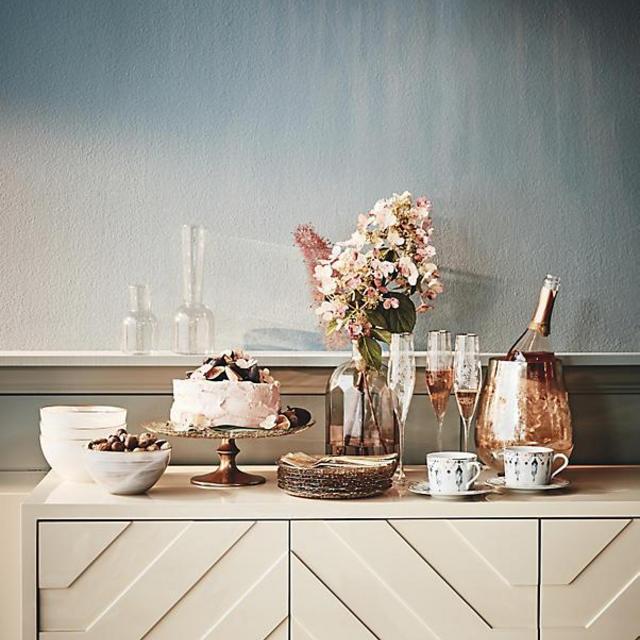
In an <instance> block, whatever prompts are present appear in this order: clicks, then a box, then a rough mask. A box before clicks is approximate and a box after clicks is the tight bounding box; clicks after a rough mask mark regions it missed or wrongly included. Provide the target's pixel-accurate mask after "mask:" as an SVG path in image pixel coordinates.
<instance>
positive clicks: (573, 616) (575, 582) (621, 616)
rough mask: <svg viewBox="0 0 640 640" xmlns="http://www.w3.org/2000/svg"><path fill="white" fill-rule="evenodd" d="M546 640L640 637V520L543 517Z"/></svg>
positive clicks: (632, 639) (542, 614)
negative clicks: (549, 518) (552, 518)
mask: <svg viewBox="0 0 640 640" xmlns="http://www.w3.org/2000/svg"><path fill="white" fill-rule="evenodd" d="M541 581H542V585H541V588H540V597H541V607H540V624H541V627H542V638H543V640H576V639H578V638H580V639H581V640H612V639H614V638H615V639H616V640H617V639H618V638H619V639H620V640H623V639H625V638H629V639H630V640H635V638H638V637H640V521H639V520H633V519H628V520H625V519H594V520H587V519H581V520H543V521H542V566H541Z"/></svg>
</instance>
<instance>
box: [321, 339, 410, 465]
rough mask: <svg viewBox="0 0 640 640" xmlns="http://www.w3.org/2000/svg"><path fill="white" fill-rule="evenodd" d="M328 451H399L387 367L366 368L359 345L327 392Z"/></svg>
mask: <svg viewBox="0 0 640 640" xmlns="http://www.w3.org/2000/svg"><path fill="white" fill-rule="evenodd" d="M325 397H326V419H327V427H326V452H327V453H328V454H330V455H334V456H340V455H383V454H389V453H394V452H396V453H397V452H398V442H399V437H398V436H399V430H398V423H397V420H396V415H395V411H394V402H393V394H392V392H391V390H390V389H389V387H388V386H387V367H385V366H384V365H383V366H382V368H381V369H380V371H376V370H375V369H371V368H369V367H367V366H366V364H365V362H364V360H363V359H362V356H361V355H360V352H359V351H358V347H357V343H356V342H354V343H353V357H352V359H351V360H350V361H349V362H345V363H344V364H341V365H340V366H339V367H337V368H336V369H335V371H334V372H333V374H332V375H331V377H330V378H329V383H328V385H327V392H326V396H325Z"/></svg>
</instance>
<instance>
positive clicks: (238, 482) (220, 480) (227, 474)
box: [143, 420, 314, 488]
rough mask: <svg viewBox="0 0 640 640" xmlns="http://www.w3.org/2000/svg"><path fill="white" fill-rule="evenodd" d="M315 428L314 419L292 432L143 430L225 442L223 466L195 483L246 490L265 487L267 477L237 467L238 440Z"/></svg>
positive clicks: (166, 426) (164, 425)
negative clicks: (262, 485)
mask: <svg viewBox="0 0 640 640" xmlns="http://www.w3.org/2000/svg"><path fill="white" fill-rule="evenodd" d="M313 425H314V422H313V420H311V421H309V422H308V423H307V424H304V425H300V426H299V427H290V428H289V429H269V430H268V429H243V428H239V427H227V428H225V427H219V428H215V429H206V430H204V431H196V430H191V431H176V430H175V429H174V427H173V423H171V422H151V423H149V424H145V425H143V428H144V429H146V430H147V431H151V433H156V434H158V435H162V436H168V437H171V438H199V439H205V440H221V441H222V442H220V446H219V447H218V449H217V451H218V455H219V456H220V465H219V466H218V468H217V469H216V470H215V471H212V472H211V473H206V474H204V475H202V476H194V477H193V478H191V484H194V485H196V486H198V487H205V488H207V487H208V488H213V487H246V486H249V485H255V484H262V483H263V482H265V480H266V479H265V478H263V477H262V476H258V475H255V474H252V473H245V472H244V471H241V470H240V469H238V467H237V466H236V456H237V455H238V453H239V451H240V449H238V447H237V445H236V440H242V439H249V438H278V437H280V436H289V435H293V434H295V433H300V432H301V431H306V430H307V429H308V428H309V427H312V426H313Z"/></svg>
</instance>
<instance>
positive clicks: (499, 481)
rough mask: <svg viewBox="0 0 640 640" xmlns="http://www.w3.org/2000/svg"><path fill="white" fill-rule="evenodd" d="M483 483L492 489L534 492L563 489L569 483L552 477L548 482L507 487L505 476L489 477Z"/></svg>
mask: <svg viewBox="0 0 640 640" xmlns="http://www.w3.org/2000/svg"><path fill="white" fill-rule="evenodd" d="M485 484H487V485H489V486H490V487H493V488H494V489H506V490H507V491H521V492H523V493H535V492H537V491H554V490H556V489H564V488H565V487H568V486H569V484H571V483H570V482H569V481H568V480H565V479H564V478H554V479H553V480H552V481H551V482H550V483H549V484H540V485H531V486H528V487H507V483H506V480H505V478H503V477H495V478H489V480H487V481H485Z"/></svg>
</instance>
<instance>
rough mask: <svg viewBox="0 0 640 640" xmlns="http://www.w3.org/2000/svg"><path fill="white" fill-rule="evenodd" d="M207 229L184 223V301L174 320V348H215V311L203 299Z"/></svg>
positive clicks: (198, 350) (202, 351) (182, 350)
mask: <svg viewBox="0 0 640 640" xmlns="http://www.w3.org/2000/svg"><path fill="white" fill-rule="evenodd" d="M205 242H206V229H205V228H204V227H200V226H191V225H183V227H182V283H183V303H182V304H181V305H180V307H178V310H177V311H176V315H175V316H174V320H173V350H174V351H175V352H176V353H184V354H205V353H209V352H210V351H212V350H213V313H212V312H211V310H210V309H209V308H208V307H207V306H206V305H205V304H203V302H202V281H203V276H204V249H205Z"/></svg>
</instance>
